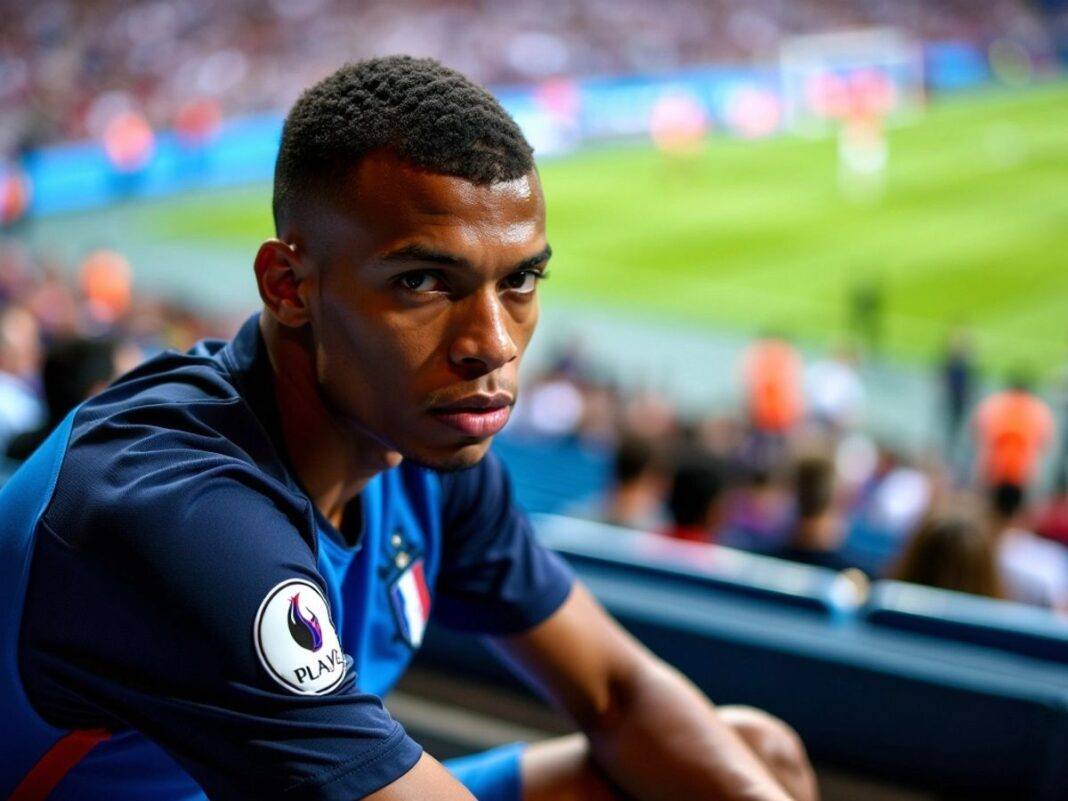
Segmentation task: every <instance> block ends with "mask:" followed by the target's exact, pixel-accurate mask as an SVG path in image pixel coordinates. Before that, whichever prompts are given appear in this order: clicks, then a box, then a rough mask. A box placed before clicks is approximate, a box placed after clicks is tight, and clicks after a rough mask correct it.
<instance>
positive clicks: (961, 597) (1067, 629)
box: [864, 581, 1068, 665]
mask: <svg viewBox="0 0 1068 801" xmlns="http://www.w3.org/2000/svg"><path fill="white" fill-rule="evenodd" d="M864 618H865V620H866V621H867V622H868V623H871V624H872V625H874V626H881V627H886V628H892V629H897V630H899V631H908V632H914V633H916V634H923V635H928V636H933V637H940V638H942V639H943V640H952V641H956V642H965V643H973V644H975V645H983V646H988V647H991V648H998V649H1000V650H1003V651H1009V652H1012V653H1016V654H1020V655H1022V656H1029V657H1034V658H1036V659H1047V660H1051V661H1055V662H1060V663H1061V664H1064V665H1068V620H1066V619H1064V618H1062V617H1059V616H1057V615H1054V614H1052V613H1050V612H1049V611H1047V610H1045V609H1038V608H1036V607H1032V606H1026V605H1024V604H1018V603H1013V602H1011V601H999V600H995V599H991V598H979V597H976V596H972V595H965V594H964V593H959V592H949V591H947V590H938V589H933V588H931V587H920V586H917V585H915V584H906V583H904V582H900V581H880V582H877V583H876V584H875V586H874V587H873V588H872V594H871V598H870V600H869V602H868V604H867V606H866V607H865V609H864Z"/></svg>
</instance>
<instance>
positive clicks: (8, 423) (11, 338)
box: [0, 306, 44, 453]
mask: <svg viewBox="0 0 1068 801" xmlns="http://www.w3.org/2000/svg"><path fill="white" fill-rule="evenodd" d="M40 362H41V336H40V330H39V327H38V325H37V320H36V319H35V318H34V316H33V315H32V314H30V312H28V311H27V310H26V309H24V308H23V307H21V306H9V307H7V308H0V453H3V452H4V451H5V450H6V449H7V444H8V443H9V442H10V441H11V438H12V437H14V436H16V435H18V434H21V433H22V432H24V431H29V430H30V429H33V428H36V427H37V426H39V425H40V424H41V422H42V420H43V419H44V409H43V407H42V405H41V401H40V399H39V398H38V396H37V388H36V381H37V371H38V370H39V369H40Z"/></svg>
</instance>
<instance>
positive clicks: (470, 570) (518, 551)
mask: <svg viewBox="0 0 1068 801" xmlns="http://www.w3.org/2000/svg"><path fill="white" fill-rule="evenodd" d="M442 494H443V501H442V512H443V538H444V548H443V553H442V562H441V570H440V572H439V574H438V578H437V582H436V584H435V587H436V594H435V599H434V607H433V617H434V619H435V620H437V621H438V622H440V623H442V624H443V625H445V626H448V627H449V628H452V629H456V630H460V631H472V632H478V633H482V634H516V633H518V632H521V631H524V630H526V629H529V628H531V627H532V626H535V625H537V624H538V623H540V622H542V621H543V620H545V619H546V618H548V617H549V616H550V615H551V614H552V613H553V612H554V611H556V609H557V608H558V607H559V606H560V605H561V604H562V603H563V602H564V600H565V599H566V598H567V596H568V593H569V592H570V591H571V584H572V582H573V576H572V573H571V570H570V568H569V567H568V566H567V565H566V564H565V563H564V561H563V560H562V559H561V558H560V557H559V556H557V555H556V554H555V553H553V552H552V551H550V550H548V549H547V548H544V547H543V546H542V545H541V544H539V543H538V541H537V540H536V539H535V537H534V532H533V529H532V527H531V524H530V520H529V518H528V517H527V515H526V513H525V512H524V511H523V510H522V509H521V508H520V507H519V506H518V505H517V503H516V501H515V498H514V496H513V494H512V485H511V480H510V479H509V477H508V474H507V472H506V470H505V468H504V466H503V465H502V464H501V462H500V460H499V459H498V458H497V457H496V455H494V453H493V452H492V451H491V452H489V453H488V454H487V455H486V457H485V458H484V459H483V460H482V461H481V462H480V463H479V464H477V465H476V466H474V467H472V468H469V469H467V470H462V471H459V472H456V473H451V474H445V475H443V476H442Z"/></svg>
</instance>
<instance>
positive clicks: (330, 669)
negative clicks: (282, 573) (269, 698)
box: [253, 579, 346, 695]
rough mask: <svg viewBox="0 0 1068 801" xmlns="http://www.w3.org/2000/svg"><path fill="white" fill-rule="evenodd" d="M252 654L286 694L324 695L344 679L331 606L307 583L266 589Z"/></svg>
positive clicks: (290, 582)
mask: <svg viewBox="0 0 1068 801" xmlns="http://www.w3.org/2000/svg"><path fill="white" fill-rule="evenodd" d="M253 640H254V641H255V643H256V655H257V656H258V657H259V659H260V663H261V664H262V665H263V667H264V668H265V669H266V670H267V673H268V674H269V675H270V677H271V678H272V679H274V680H275V682H277V683H278V684H280V685H282V686H283V687H285V688H286V689H287V690H289V691H290V692H295V693H299V694H300V695H322V694H323V693H328V692H330V691H331V690H333V689H334V688H335V687H337V686H338V685H339V684H340V683H341V680H342V679H343V678H345V661H346V660H345V654H344V653H342V651H341V643H340V641H339V640H338V637H337V633H336V632H335V631H334V624H333V622H332V621H331V619H330V608H329V607H328V606H327V603H326V599H325V598H323V594H322V592H320V591H319V588H318V587H316V586H315V585H314V584H312V583H311V582H309V581H305V580H303V579H290V580H288V581H283V582H282V583H280V584H277V585H275V587H274V588H273V589H272V590H271V591H270V592H269V593H267V597H266V598H264V599H263V603H262V604H260V608H259V611H258V612H257V613H256V622H255V624H254V626H253Z"/></svg>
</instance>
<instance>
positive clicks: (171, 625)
mask: <svg viewBox="0 0 1068 801" xmlns="http://www.w3.org/2000/svg"><path fill="white" fill-rule="evenodd" d="M274 213H275V222H276V225H277V234H278V236H277V238H276V239H271V240H269V241H267V242H265V243H264V244H263V245H262V246H261V247H260V250H259V252H258V254H257V256H256V261H255V273H256V280H257V284H258V287H259V291H260V295H261V297H262V299H263V303H264V308H263V311H262V312H261V313H260V314H259V315H257V316H254V317H253V318H252V319H250V320H249V321H248V322H247V323H246V324H245V326H244V327H243V328H242V329H241V331H240V332H239V333H238V335H237V336H236V337H235V339H234V340H233V341H231V342H229V343H218V342H209V343H202V344H201V345H199V346H198V347H197V348H194V350H193V351H192V352H190V353H189V354H185V355H178V354H166V355H163V356H161V357H159V358H157V359H154V360H153V361H151V362H149V363H147V364H145V365H143V366H142V367H140V368H138V369H137V370H135V371H133V372H132V373H129V374H128V375H126V376H125V377H123V378H121V379H120V380H119V381H117V382H116V383H115V384H114V385H113V386H112V387H111V388H110V389H108V390H107V391H105V392H104V393H103V394H102V395H99V396H97V397H96V398H94V399H93V400H91V401H89V402H87V403H86V404H84V405H82V406H81V407H80V408H79V409H78V410H76V411H75V413H74V414H73V415H72V416H71V417H69V418H68V419H67V420H66V421H65V422H64V424H63V425H62V426H61V427H60V428H59V429H58V430H57V432H56V433H55V434H54V435H53V436H52V437H51V438H50V439H49V440H48V441H47V442H46V443H45V445H44V446H42V448H41V449H39V450H38V451H37V453H36V454H35V456H34V457H33V458H32V459H31V460H30V461H29V462H28V463H27V465H26V466H25V467H24V468H23V469H22V470H21V471H20V472H19V473H18V474H17V475H16V477H15V478H14V479H13V480H12V481H11V482H10V483H9V485H8V486H7V487H6V488H5V490H4V492H3V495H2V496H0V518H2V519H3V520H4V524H5V528H4V530H3V537H2V540H3V553H2V554H0V556H2V559H0V587H2V588H3V589H2V592H3V595H2V596H0V597H2V598H3V603H2V606H0V632H3V634H4V637H3V639H2V648H3V650H2V656H3V660H4V665H5V666H6V667H7V670H6V672H5V673H3V674H0V681H2V682H3V684H0V688H2V690H0V697H2V698H3V699H4V704H5V709H4V711H5V724H6V726H7V728H8V731H10V732H17V733H18V734H17V736H16V737H12V738H11V739H9V741H8V742H7V743H6V744H5V748H6V749H8V750H6V751H5V758H4V760H3V764H2V767H0V794H5V795H6V794H7V793H8V792H12V790H13V789H14V788H18V789H15V790H14V797H15V798H20V799H27V798H44V797H46V796H48V794H49V792H51V796H50V797H52V798H56V799H68V798H70V799H73V798H78V799H89V798H105V797H106V798H108V799H110V800H111V801H119V800H120V799H126V798H154V799H179V798H181V799H193V798H200V797H203V794H204V793H206V794H207V795H208V796H210V797H211V798H256V799H262V798H274V797H279V798H301V799H303V798H308V799H339V800H340V799H346V800H348V799H356V798H364V797H369V798H372V799H375V801H404V800H407V799H412V800H413V801H414V800H415V799H419V801H433V800H434V799H442V800H443V801H444V800H445V799H470V798H471V797H472V795H474V796H477V797H478V798H480V799H519V798H524V799H541V798H545V799H547V798H554V799H566V798H572V797H583V798H598V797H602V798H613V797H617V792H618V793H621V794H626V796H627V797H631V798H637V799H649V800H650V801H651V800H652V799H681V798H694V799H696V798H715V799H720V798H723V799H727V798H746V799H768V801H771V800H772V799H774V800H775V801H786V800H787V799H789V798H795V799H796V798H806V799H807V798H812V797H813V795H814V791H813V789H812V776H811V772H810V770H809V768H808V765H807V762H806V760H805V757H804V752H803V749H802V748H801V746H800V744H799V743H798V742H797V740H796V737H794V736H793V734H792V732H790V730H789V729H787V728H786V727H785V726H784V725H783V724H781V723H779V722H778V721H775V720H774V719H772V718H769V717H768V716H764V715H761V714H760V713H757V712H756V711H744V710H743V711H729V712H726V713H723V714H719V713H717V711H716V710H714V709H713V707H712V705H711V704H710V703H709V702H708V701H707V700H706V699H704V698H703V697H702V696H701V695H700V693H699V692H697V691H696V690H695V689H694V688H693V686H692V685H690V684H689V683H687V682H686V681H685V680H684V679H683V678H682V677H681V676H679V675H678V674H677V673H675V672H674V671H672V670H671V669H670V668H669V667H668V666H666V665H665V664H663V663H662V662H660V661H658V660H657V659H656V658H655V657H653V656H652V655H651V654H649V653H648V652H647V651H646V650H644V649H643V648H642V647H641V646H640V645H638V644H637V643H636V642H635V641H634V640H632V639H631V638H630V637H629V636H628V635H627V634H626V633H624V632H623V631H622V629H621V628H620V627H619V626H618V625H617V624H615V623H614V622H613V621H612V620H611V619H610V618H609V617H608V616H607V615H606V614H605V612H604V611H603V610H602V609H601V608H600V607H599V606H598V605H597V604H596V602H595V601H594V600H593V599H592V598H591V597H590V595H589V593H588V592H587V591H586V590H585V589H583V587H582V586H581V585H580V584H579V583H578V582H576V581H575V580H574V579H573V577H572V575H571V573H570V572H569V571H568V569H567V567H566V566H565V565H564V564H563V563H562V562H561V561H560V560H559V559H558V558H557V557H555V556H554V555H553V554H551V553H549V552H547V551H545V550H543V549H542V548H540V547H539V546H538V545H537V543H536V542H535V541H534V538H533V536H532V534H531V530H530V525H529V523H528V522H527V520H526V518H525V517H524V516H523V514H522V512H521V511H519V510H518V509H517V507H516V506H515V504H514V502H513V500H512V497H511V492H510V489H509V483H508V479H507V477H506V475H505V473H504V470H503V468H502V466H501V465H500V463H499V462H498V461H497V460H496V459H495V458H493V456H492V455H489V454H487V449H488V447H489V443H490V440H491V438H492V436H493V434H495V433H496V432H497V431H499V430H500V429H501V427H503V426H504V424H505V423H506V422H507V420H508V415H509V411H510V409H511V407H512V404H513V403H514V401H515V396H516V375H517V368H518V364H519V359H520V356H521V355H522V353H523V350H524V348H525V347H526V345H527V343H528V341H529V340H530V337H531V335H532V333H533V331H534V325H535V322H536V320H537V296H536V291H535V290H536V286H537V282H538V280H539V279H540V278H541V277H542V276H543V274H544V271H545V265H546V262H547V261H548V259H549V252H550V251H549V246H548V243H547V242H546V238H545V210H544V202H543V199H542V193H541V189H540V187H539V184H538V176H537V173H536V171H535V170H534V165H533V162H532V160H531V151H530V147H529V146H528V145H527V143H526V142H525V141H524V139H523V137H522V135H521V134H520V132H519V130H518V128H517V127H516V126H515V124H514V123H513V122H512V120H511V119H510V118H509V117H508V116H507V115H506V114H505V113H504V112H503V110H502V109H501V108H500V106H499V105H498V104H497V103H496V102H495V101H494V100H493V99H492V98H491V97H490V96H489V95H488V94H487V93H486V92H484V91H483V90H481V89H480V88H478V87H476V86H474V85H472V84H471V83H469V82H468V81H467V80H466V79H464V78H463V77H462V76H460V75H459V74H457V73H455V72H452V71H450V70H446V69H444V68H442V67H441V66H440V65H438V64H436V63H434V62H431V61H420V60H414V59H409V58H402V57H397V58H386V59H378V60H374V61H369V62H364V63H361V64H356V65H350V66H348V67H345V68H343V69H342V70H340V71H338V72H337V73H335V74H334V75H333V76H331V77H330V78H328V79H326V80H325V81H323V82H322V83H320V84H319V85H317V86H315V87H313V88H312V89H311V90H309V91H308V92H307V93H306V94H305V95H304V96H303V97H302V98H301V99H300V100H299V101H298V102H297V104H296V105H295V106H294V108H293V110H292V111H291V113H290V115H289V117H288V119H287V121H286V125H285V130H284V133H283V137H282V146H281V151H280V153H279V158H278V164H277V170H276V176H275V195H274ZM431 613H432V614H433V615H434V617H435V619H436V620H437V621H439V622H440V623H441V624H443V625H447V626H452V627H454V628H457V629H463V630H468V631H472V632H478V633H482V634H488V635H491V636H493V637H494V638H495V640H496V642H497V643H498V644H499V645H500V647H501V648H502V649H503V650H504V651H506V652H507V653H508V654H509V655H510V656H511V657H512V658H513V659H515V660H516V661H518V662H519V663H521V664H522V665H523V666H524V667H525V668H526V670H527V671H528V672H529V673H530V674H531V675H533V676H535V677H537V678H539V679H540V680H541V682H542V683H543V684H544V687H545V690H546V692H547V693H548V694H549V695H550V696H551V697H552V698H553V699H554V700H555V701H556V702H557V703H559V704H560V705H561V706H562V707H563V708H564V709H566V710H567V711H568V712H569V713H570V714H571V715H572V716H573V717H574V719H575V720H576V722H577V723H578V724H579V725H580V726H581V727H582V729H583V731H584V732H585V735H584V736H573V737H571V738H567V739H565V740H562V741H557V742H552V743H549V744H542V745H538V746H532V747H530V748H529V749H524V748H521V747H511V748H505V749H499V750H497V751H494V752H490V753H489V754H488V755H486V756H485V757H484V758H482V759H478V760H475V761H474V762H467V763H465V765H464V766H463V769H462V770H461V769H459V768H458V769H457V774H456V777H454V776H453V774H451V773H450V772H449V771H448V770H446V769H445V768H444V767H443V766H442V765H441V764H440V763H438V762H437V761H435V760H434V759H433V758H432V757H430V756H429V755H427V754H425V753H423V752H422V750H421V749H420V748H419V746H418V745H417V744H415V743H414V742H413V741H412V740H411V739H409V738H408V736H407V735H406V734H405V732H404V731H403V729H402V728H401V727H400V726H399V725H398V724H397V723H396V722H395V721H394V720H392V719H391V718H390V716H389V714H388V713H387V711H386V710H385V709H384V708H383V706H382V703H381V701H380V700H379V698H380V697H381V696H382V695H384V694H385V693H386V692H387V690H388V689H389V688H390V686H391V685H392V684H393V682H394V681H395V680H396V679H397V677H398V676H399V675H400V674H401V673H402V672H403V670H404V668H405V666H406V664H407V663H408V661H409V660H410V658H411V656H412V653H413V652H414V650H415V649H416V648H417V647H418V646H419V642H420V640H421V637H422V630H423V627H424V625H425V624H426V622H427V619H428V616H429V615H430V614H431ZM457 778H458V779H459V781H457ZM465 784H466V788H465V786H464V785H465ZM617 788H618V789H617ZM618 797H622V795H620V796H618Z"/></svg>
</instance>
